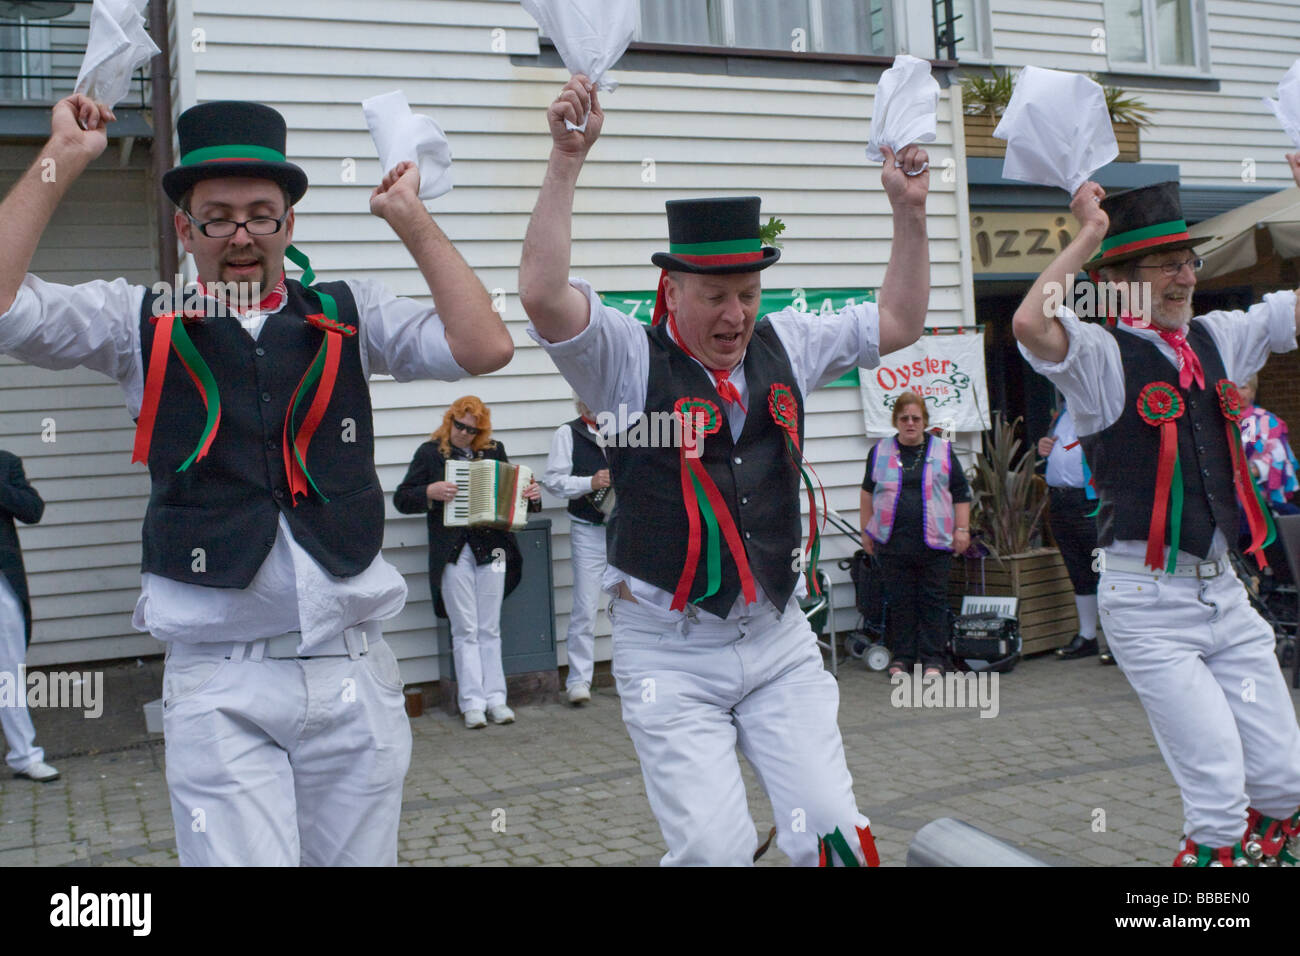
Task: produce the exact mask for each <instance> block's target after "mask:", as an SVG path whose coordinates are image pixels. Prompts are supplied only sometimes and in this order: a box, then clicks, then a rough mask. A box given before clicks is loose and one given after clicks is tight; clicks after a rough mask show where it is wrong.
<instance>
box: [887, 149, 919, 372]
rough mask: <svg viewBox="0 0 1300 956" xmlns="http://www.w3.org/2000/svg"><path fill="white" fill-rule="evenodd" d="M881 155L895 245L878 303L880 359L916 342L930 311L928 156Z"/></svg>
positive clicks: (916, 153) (909, 152) (915, 152)
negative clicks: (926, 221) (927, 197)
mask: <svg viewBox="0 0 1300 956" xmlns="http://www.w3.org/2000/svg"><path fill="white" fill-rule="evenodd" d="M883 152H884V154H885V167H884V169H883V170H882V171H881V173H880V182H881V184H882V185H883V186H884V187H885V194H886V195H887V196H888V197H889V204H890V205H891V206H892V207H893V210H894V239H893V243H892V245H891V247H890V251H889V265H888V266H887V267H886V268H885V281H884V282H882V283H881V284H880V294H879V296H877V297H876V305H877V306H878V307H879V309H880V354H881V355H885V354H887V353H889V352H895V351H897V350H898V349H901V348H906V347H907V346H909V345H911V344H912V343H913V342H915V341H916V340H917V339H919V338H920V337H921V333H922V332H923V331H924V330H925V314H926V312H927V311H928V310H929V307H930V246H929V241H928V239H927V237H926V230H925V198H926V196H927V195H928V194H929V192H930V171H929V170H928V169H927V168H926V164H927V163H929V161H930V160H929V156H927V155H926V152H925V150H923V149H921V148H920V147H919V146H915V145H913V146H908V147H907V148H906V149H904V150H903V151H902V152H901V153H899V154H898V155H897V156H895V155H894V152H893V150H891V149H890V148H889V147H887V146H886V147H885V148H884V149H883ZM918 171H919V172H918ZM909 173H912V174H913V175H908V174H909Z"/></svg>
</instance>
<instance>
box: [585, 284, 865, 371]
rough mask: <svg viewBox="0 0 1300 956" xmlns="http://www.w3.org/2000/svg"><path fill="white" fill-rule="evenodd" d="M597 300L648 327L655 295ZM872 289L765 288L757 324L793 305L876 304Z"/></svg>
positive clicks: (812, 308) (609, 295) (818, 308)
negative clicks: (769, 315) (765, 317)
mask: <svg viewBox="0 0 1300 956" xmlns="http://www.w3.org/2000/svg"><path fill="white" fill-rule="evenodd" d="M600 301H602V302H604V303H605V304H606V305H607V306H609V307H610V308H611V309H618V310H619V311H620V312H626V313H627V314H628V315H630V316H632V318H634V319H637V320H638V321H641V322H644V323H645V324H646V325H649V324H650V316H651V314H652V313H653V312H654V307H655V293H654V292H602V293H601V295H600ZM875 301H876V290H875V289H764V290H763V297H762V299H761V300H760V301H759V305H758V314H759V321H760V322H761V321H762V317H763V316H766V315H768V314H770V313H772V312H780V311H781V310H782V309H787V308H789V307H790V306H794V307H795V308H796V309H799V310H800V311H801V312H822V313H828V314H829V313H835V312H838V311H839V310H840V309H843V308H845V307H846V306H850V305H857V304H859V303H861V302H875ZM826 387H827V388H857V387H858V370H857V369H856V368H855V369H853V370H852V371H851V372H848V373H846V374H844V375H842V376H840V377H839V378H838V379H836V380H835V381H833V382H831V383H830V384H829V385H827V386H826Z"/></svg>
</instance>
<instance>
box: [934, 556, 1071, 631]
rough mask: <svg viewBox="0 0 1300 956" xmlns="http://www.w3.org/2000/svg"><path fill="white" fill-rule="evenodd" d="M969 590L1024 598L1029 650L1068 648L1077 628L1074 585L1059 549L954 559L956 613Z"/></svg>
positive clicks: (1022, 611)
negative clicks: (997, 556)
mask: <svg viewBox="0 0 1300 956" xmlns="http://www.w3.org/2000/svg"><path fill="white" fill-rule="evenodd" d="M967 594H993V595H1002V596H1014V597H1017V598H1019V599H1020V603H1019V619H1020V639H1021V641H1022V642H1023V644H1024V653H1025V654H1041V653H1043V652H1044V651H1052V650H1055V649H1056V648H1058V647H1064V646H1065V645H1066V644H1068V643H1070V639H1071V638H1073V637H1074V635H1075V633H1076V632H1077V631H1078V626H1079V617H1078V612H1077V610H1076V609H1075V605H1074V586H1073V585H1072V584H1071V583H1070V576H1069V575H1068V574H1067V573H1066V570H1065V563H1064V562H1063V561H1062V560H1061V553H1060V552H1059V551H1057V550H1056V549H1055V548H1041V549H1039V550H1037V551H1026V552H1025V553H1024V554H1013V555H1010V556H1008V557H1005V558H1003V559H1002V561H1001V562H999V561H998V559H997V558H992V557H990V558H984V559H982V560H981V559H979V558H973V559H967V558H956V559H955V560H954V561H953V562H952V575H951V577H950V578H949V583H948V599H949V601H950V602H951V604H952V609H953V611H954V612H959V611H960V610H961V599H962V597H963V595H967Z"/></svg>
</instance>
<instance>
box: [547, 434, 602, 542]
mask: <svg viewBox="0 0 1300 956" xmlns="http://www.w3.org/2000/svg"><path fill="white" fill-rule="evenodd" d="M587 431H589V432H591V435H592V437H593V438H596V439H599V436H600V433H599V432H598V431H596V429H594V428H592V427H591V426H590V425H587ZM541 484H542V487H543V488H545V489H546V490H547V491H549V492H550V493H551V494H553V495H555V497H557V498H565V499H572V498H581V497H582V496H583V495H589V494H591V491H592V488H591V476H590V475H588V476H587V477H585V478H582V477H579V476H577V475H575V474H574V473H573V429H572V428H570V427H569V426H568V424H567V423H566V424H564V425H561V426H560V427H559V428H557V429H556V430H555V434H554V435H552V436H551V453H550V454H549V455H547V456H546V471H544V472H543V473H542V477H541ZM569 520H570V521H577V522H579V523H581V524H591V522H590V521H587V520H585V519H583V518H579V517H577V516H576V515H573V514H570V515H569Z"/></svg>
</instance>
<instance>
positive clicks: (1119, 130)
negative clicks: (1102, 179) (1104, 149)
mask: <svg viewBox="0 0 1300 956" xmlns="http://www.w3.org/2000/svg"><path fill="white" fill-rule="evenodd" d="M1001 119H1002V118H1001V117H993V116H985V115H983V114H980V115H975V116H972V115H970V114H967V115H965V116H963V117H962V128H963V129H964V130H965V133H966V155H967V156H994V157H996V156H1005V155H1006V153H1007V144H1006V141H1005V140H1001V139H997V138H995V137H994V136H993V131H994V130H995V129H997V127H998V123H999V122H1000V121H1001ZM1113 126H1114V128H1115V141H1116V142H1117V143H1118V144H1119V156H1118V157H1116V162H1120V163H1136V162H1139V161H1140V160H1141V158H1142V154H1141V150H1140V146H1139V143H1140V139H1139V136H1138V128H1137V127H1136V126H1134V125H1133V124H1132V123H1114V124H1113Z"/></svg>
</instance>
